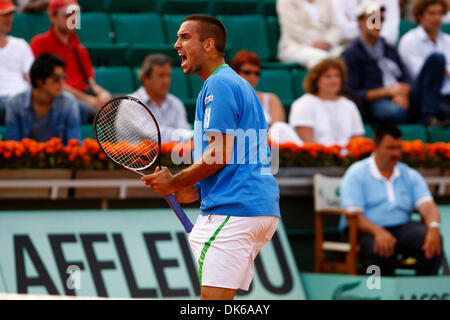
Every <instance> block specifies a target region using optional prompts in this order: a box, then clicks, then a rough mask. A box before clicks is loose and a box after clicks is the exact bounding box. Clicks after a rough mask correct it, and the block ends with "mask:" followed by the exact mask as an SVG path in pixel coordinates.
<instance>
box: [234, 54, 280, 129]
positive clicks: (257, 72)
mask: <svg viewBox="0 0 450 320" xmlns="http://www.w3.org/2000/svg"><path fill="white" fill-rule="evenodd" d="M231 64H232V68H233V69H234V71H236V72H237V73H238V74H239V75H240V76H241V77H242V78H244V79H245V80H247V81H248V82H249V83H250V84H251V85H252V87H253V89H255V90H256V87H257V86H258V82H259V78H260V76H261V64H260V59H259V57H258V55H257V54H256V53H254V52H249V51H247V50H241V51H239V52H238V53H236V55H235V56H234V58H233V61H232V62H231ZM256 94H257V95H258V98H259V101H260V102H261V105H262V107H263V110H264V115H265V117H266V121H267V125H268V126H269V127H270V126H271V125H272V124H273V123H276V122H284V121H286V113H285V112H284V108H283V105H282V104H281V101H280V98H278V96H277V95H276V94H274V93H270V92H261V91H258V90H256Z"/></svg>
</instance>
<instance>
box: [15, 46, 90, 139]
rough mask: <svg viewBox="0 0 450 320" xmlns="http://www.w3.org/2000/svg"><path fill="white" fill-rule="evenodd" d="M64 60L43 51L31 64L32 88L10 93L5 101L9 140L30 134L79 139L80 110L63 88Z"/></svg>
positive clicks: (40, 137)
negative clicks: (11, 95) (16, 93)
mask: <svg viewBox="0 0 450 320" xmlns="http://www.w3.org/2000/svg"><path fill="white" fill-rule="evenodd" d="M64 67H65V63H64V61H62V60H61V59H59V58H58V57H57V56H55V55H52V54H48V53H44V54H42V55H40V56H39V57H38V58H37V59H36V60H35V61H34V63H33V65H32V66H31V70H30V78H31V84H32V86H33V87H32V89H29V90H26V91H24V92H22V93H19V94H18V95H15V96H13V97H11V98H10V99H9V100H8V101H7V103H6V135H7V139H8V140H21V139H23V138H31V139H34V140H36V141H41V142H44V141H47V140H49V139H50V138H52V137H58V138H61V139H62V140H63V142H64V143H67V141H68V140H69V139H78V140H81V129H80V112H79V110H78V103H77V101H76V100H75V98H74V97H73V96H72V95H71V94H70V93H68V92H64V91H63V84H64V80H65V79H66V75H65V73H64Z"/></svg>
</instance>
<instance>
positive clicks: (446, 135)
mask: <svg viewBox="0 0 450 320" xmlns="http://www.w3.org/2000/svg"><path fill="white" fill-rule="evenodd" d="M427 131H428V142H430V143H434V142H449V141H450V127H428V128H427Z"/></svg>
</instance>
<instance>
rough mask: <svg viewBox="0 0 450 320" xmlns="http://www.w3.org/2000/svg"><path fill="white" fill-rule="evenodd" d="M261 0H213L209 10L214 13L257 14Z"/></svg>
mask: <svg viewBox="0 0 450 320" xmlns="http://www.w3.org/2000/svg"><path fill="white" fill-rule="evenodd" d="M258 9H259V0H211V2H210V5H209V9H208V11H209V12H210V13H211V14H212V15H240V14H245V15H248V14H256V13H258Z"/></svg>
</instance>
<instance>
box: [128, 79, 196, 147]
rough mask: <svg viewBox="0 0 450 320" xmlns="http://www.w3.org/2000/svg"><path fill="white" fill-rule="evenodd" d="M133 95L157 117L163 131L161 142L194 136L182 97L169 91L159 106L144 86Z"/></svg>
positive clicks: (187, 138)
mask: <svg viewBox="0 0 450 320" xmlns="http://www.w3.org/2000/svg"><path fill="white" fill-rule="evenodd" d="M131 96H132V97H135V98H137V99H139V100H140V101H142V102H143V103H144V104H145V105H146V106H147V107H148V108H149V110H150V111H151V113H152V114H153V116H154V117H155V119H156V122H157V123H158V126H159V130H160V132H161V142H166V141H184V140H189V139H191V138H192V136H193V134H194V131H193V130H191V126H190V124H189V123H188V121H187V114H186V109H185V107H184V104H183V102H181V100H180V99H178V98H177V97H175V96H174V95H172V94H170V93H168V94H167V95H166V97H165V98H164V100H163V101H162V103H161V106H158V105H156V103H154V102H153V101H152V100H151V99H150V97H149V96H148V94H147V91H145V88H144V87H140V88H139V89H138V90H137V91H136V92H134V93H132V94H131Z"/></svg>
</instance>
